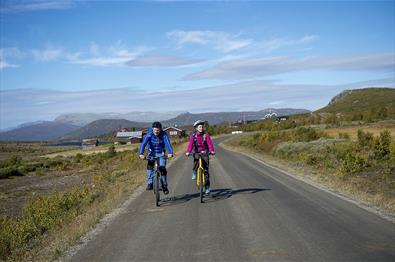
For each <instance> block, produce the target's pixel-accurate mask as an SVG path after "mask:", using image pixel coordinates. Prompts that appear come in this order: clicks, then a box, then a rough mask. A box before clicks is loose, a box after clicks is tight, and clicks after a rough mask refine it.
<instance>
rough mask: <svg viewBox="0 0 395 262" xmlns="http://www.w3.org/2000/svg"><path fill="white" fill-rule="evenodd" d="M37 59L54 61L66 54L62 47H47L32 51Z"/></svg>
mask: <svg viewBox="0 0 395 262" xmlns="http://www.w3.org/2000/svg"><path fill="white" fill-rule="evenodd" d="M31 52H32V55H33V57H34V59H35V60H36V61H40V62H43V61H54V60H57V59H59V58H62V57H64V56H65V55H66V54H65V52H64V51H63V49H61V48H55V47H47V48H46V49H43V50H37V49H34V50H32V51H31Z"/></svg>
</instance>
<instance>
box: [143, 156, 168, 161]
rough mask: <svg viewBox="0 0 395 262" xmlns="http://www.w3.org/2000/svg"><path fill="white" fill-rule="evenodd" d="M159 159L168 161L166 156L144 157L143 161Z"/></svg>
mask: <svg viewBox="0 0 395 262" xmlns="http://www.w3.org/2000/svg"><path fill="white" fill-rule="evenodd" d="M160 158H164V159H168V157H167V156H144V160H146V161H156V160H158V159H160Z"/></svg>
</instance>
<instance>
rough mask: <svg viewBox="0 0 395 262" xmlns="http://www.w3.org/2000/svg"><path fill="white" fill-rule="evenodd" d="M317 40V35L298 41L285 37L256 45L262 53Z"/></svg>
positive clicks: (304, 37) (307, 36)
mask: <svg viewBox="0 0 395 262" xmlns="http://www.w3.org/2000/svg"><path fill="white" fill-rule="evenodd" d="M316 39H318V35H306V36H303V37H301V38H299V39H290V38H287V37H279V38H272V39H270V40H266V41H263V42H262V43H260V44H258V46H259V47H260V49H262V50H263V51H264V52H272V51H274V50H277V49H280V48H283V47H289V46H297V45H306V44H309V43H311V42H313V41H314V40H316Z"/></svg>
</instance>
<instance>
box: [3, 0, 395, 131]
mask: <svg viewBox="0 0 395 262" xmlns="http://www.w3.org/2000/svg"><path fill="white" fill-rule="evenodd" d="M394 13H395V1H350V2H345V1H336V2H332V1H328V2H326V1H308V2H301V1H251V2H248V1H247V2H246V1H243V2H237V1H216V2H179V1H177V2H172V1H142V2H136V1H133V2H132V1H112V2H110V1H4V0H1V10H0V22H1V42H0V74H1V79H0V84H1V90H0V92H1V93H0V95H1V96H0V98H1V100H0V102H1V105H0V109H1V111H0V116H1V120H0V129H2V128H6V127H9V126H13V125H17V124H20V123H23V122H27V121H36V120H52V119H54V118H55V117H56V116H58V115H60V114H65V113H75V112H84V113H87V112H98V113H99V112H119V113H125V112H132V111H162V110H166V111H172V110H181V111H191V112H204V111H240V110H259V109H264V108H268V107H277V108H280V107H299V108H306V109H310V110H315V109H317V108H319V107H322V106H324V105H325V104H326V103H327V102H328V101H329V100H330V99H331V97H332V96H333V95H335V94H337V93H338V92H340V91H342V90H344V89H347V88H360V87H365V86H390V87H394V86H395V53H394V52H395V50H394V49H395V38H394V31H395V22H394V21H395V17H394V16H395V15H394ZM103 94H105V96H106V100H104V101H103V99H102V97H101V95H103ZM186 94H189V96H188V95H186ZM207 97H209V98H207ZM154 98H155V100H154ZM161 100H162V102H161ZM73 101H74V102H73ZM132 101H134V102H132ZM307 101H308V102H307Z"/></svg>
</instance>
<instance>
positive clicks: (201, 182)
mask: <svg viewBox="0 0 395 262" xmlns="http://www.w3.org/2000/svg"><path fill="white" fill-rule="evenodd" d="M195 154H197V155H198V156H199V166H198V169H197V174H196V175H197V177H196V186H197V188H198V190H199V192H200V203H203V202H204V201H203V197H204V186H205V185H206V180H205V177H204V168H203V163H202V157H203V156H204V155H207V156H208V155H209V154H207V153H206V152H204V153H202V152H199V153H195Z"/></svg>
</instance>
